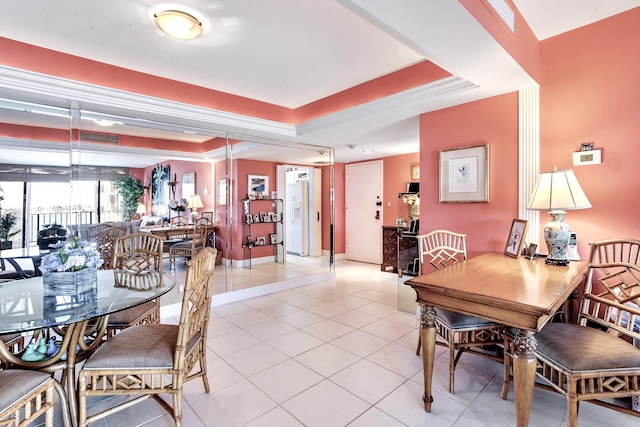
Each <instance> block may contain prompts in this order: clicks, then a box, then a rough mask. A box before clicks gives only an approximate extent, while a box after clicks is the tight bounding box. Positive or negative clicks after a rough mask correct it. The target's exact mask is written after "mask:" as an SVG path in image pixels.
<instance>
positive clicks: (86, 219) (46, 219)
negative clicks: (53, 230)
mask: <svg viewBox="0 0 640 427" xmlns="http://www.w3.org/2000/svg"><path fill="white" fill-rule="evenodd" d="M93 215H94V212H93V211H90V212H89V211H84V212H80V211H76V212H39V213H35V214H29V221H28V222H27V224H28V229H29V233H28V236H27V241H28V242H29V245H32V244H34V243H36V242H37V241H38V231H39V230H41V229H42V227H44V226H45V225H48V224H58V225H61V226H63V227H64V228H66V229H68V228H69V226H70V225H78V224H91V223H93Z"/></svg>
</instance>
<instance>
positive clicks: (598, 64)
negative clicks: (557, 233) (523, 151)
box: [540, 8, 640, 259]
mask: <svg viewBox="0 0 640 427" xmlns="http://www.w3.org/2000/svg"><path fill="white" fill-rule="evenodd" d="M639 22H640V8H636V9H633V10H631V11H629V12H626V13H624V14H621V15H617V16H613V17H611V18H609V19H605V20H603V21H600V22H597V23H595V24H592V25H589V26H587V27H583V28H580V29H577V30H574V31H571V32H568V33H566V34H562V35H560V36H557V37H553V38H550V39H547V40H545V41H543V42H541V59H542V85H541V87H540V103H541V107H540V126H541V132H540V140H541V141H540V142H541V160H540V168H541V170H543V171H547V170H553V166H554V165H557V167H558V169H559V170H560V169H573V170H574V172H575V174H576V176H577V178H578V180H579V181H580V184H581V186H582V188H583V190H584V191H585V193H586V195H587V197H588V198H589V200H590V201H591V204H592V205H593V207H592V208H591V209H587V210H581V211H571V212H569V213H568V215H567V216H566V218H565V219H566V221H567V222H568V223H569V224H570V225H571V228H572V229H573V231H575V232H576V233H577V234H578V250H579V252H580V255H581V257H582V258H583V259H585V258H586V257H587V256H588V254H589V249H588V242H589V241H590V240H601V239H608V238H618V237H635V238H640V221H638V212H640V193H638V169H639V167H640V163H639V162H638V159H639V158H640V143H639V142H638V136H639V135H640V120H638V118H639V117H640V102H638V96H639V95H640V78H639V77H638V76H640V56H639V55H638V47H637V43H638V42H637V41H638V38H639V37H640V25H638V23H639ZM584 142H593V143H594V145H595V148H596V149H602V164H600V165H590V166H575V167H574V166H572V160H571V154H572V153H573V152H574V151H578V150H579V148H580V144H581V143H584ZM547 221H548V216H547V215H546V214H545V213H542V216H541V222H542V223H543V224H544V223H545V222H547Z"/></svg>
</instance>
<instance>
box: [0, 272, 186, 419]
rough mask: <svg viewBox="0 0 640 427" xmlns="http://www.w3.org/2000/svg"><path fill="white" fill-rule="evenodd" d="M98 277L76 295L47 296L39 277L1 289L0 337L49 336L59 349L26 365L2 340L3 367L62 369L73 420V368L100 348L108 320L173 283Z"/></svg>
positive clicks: (161, 278)
mask: <svg viewBox="0 0 640 427" xmlns="http://www.w3.org/2000/svg"><path fill="white" fill-rule="evenodd" d="M97 275H98V276H97V279H98V280H97V287H96V288H95V289H91V290H89V291H87V292H83V293H80V294H67V295H45V292H44V285H43V280H42V277H33V278H30V279H23V280H15V281H11V282H5V283H2V284H0V334H8V333H15V332H20V333H24V332H32V333H34V336H43V335H48V334H50V333H51V331H53V332H55V335H56V339H58V341H57V343H56V344H57V346H59V349H58V350H57V352H56V353H55V354H53V355H51V356H50V357H48V358H46V359H44V360H40V361H25V360H22V359H21V358H20V356H21V355H19V354H18V355H16V354H12V353H11V352H9V351H8V350H7V348H6V347H5V346H4V344H3V343H2V342H1V341H0V358H1V359H2V363H3V365H5V366H15V367H21V368H27V369H38V370H42V371H46V372H54V371H58V370H64V371H65V374H66V375H65V379H66V384H65V385H66V388H67V393H68V394H69V407H70V411H71V415H72V419H73V420H75V419H76V417H75V415H76V413H77V405H76V398H75V365H76V362H79V361H82V360H84V359H86V358H87V357H88V355H89V354H91V352H93V351H94V350H95V349H96V348H97V347H98V345H99V344H100V341H101V340H102V336H103V335H104V332H105V330H106V326H107V321H108V315H109V314H111V313H115V312H117V311H121V310H126V309H128V308H131V307H135V306H137V305H140V304H143V303H145V302H147V301H151V300H154V299H156V298H158V297H160V296H162V295H164V294H165V293H167V292H169V291H170V290H171V289H172V288H173V287H174V286H175V284H176V279H175V277H173V276H171V275H169V274H163V273H160V272H144V273H143V274H134V273H133V272H130V271H123V270H101V271H98V272H97ZM74 423H75V421H74Z"/></svg>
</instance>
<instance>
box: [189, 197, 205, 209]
mask: <svg viewBox="0 0 640 427" xmlns="http://www.w3.org/2000/svg"><path fill="white" fill-rule="evenodd" d="M189 207H190V208H192V209H193V208H196V209H197V208H203V207H204V205H203V204H202V200H201V199H200V196H198V195H197V194H192V195H191V196H190V197H189Z"/></svg>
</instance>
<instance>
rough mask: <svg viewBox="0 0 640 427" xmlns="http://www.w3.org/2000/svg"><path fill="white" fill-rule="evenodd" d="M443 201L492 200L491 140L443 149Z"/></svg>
mask: <svg viewBox="0 0 640 427" xmlns="http://www.w3.org/2000/svg"><path fill="white" fill-rule="evenodd" d="M439 201H440V203H470V202H488V201H489V144H484V145H475V146H471V147H462V148H454V149H451V150H440V200H439Z"/></svg>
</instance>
